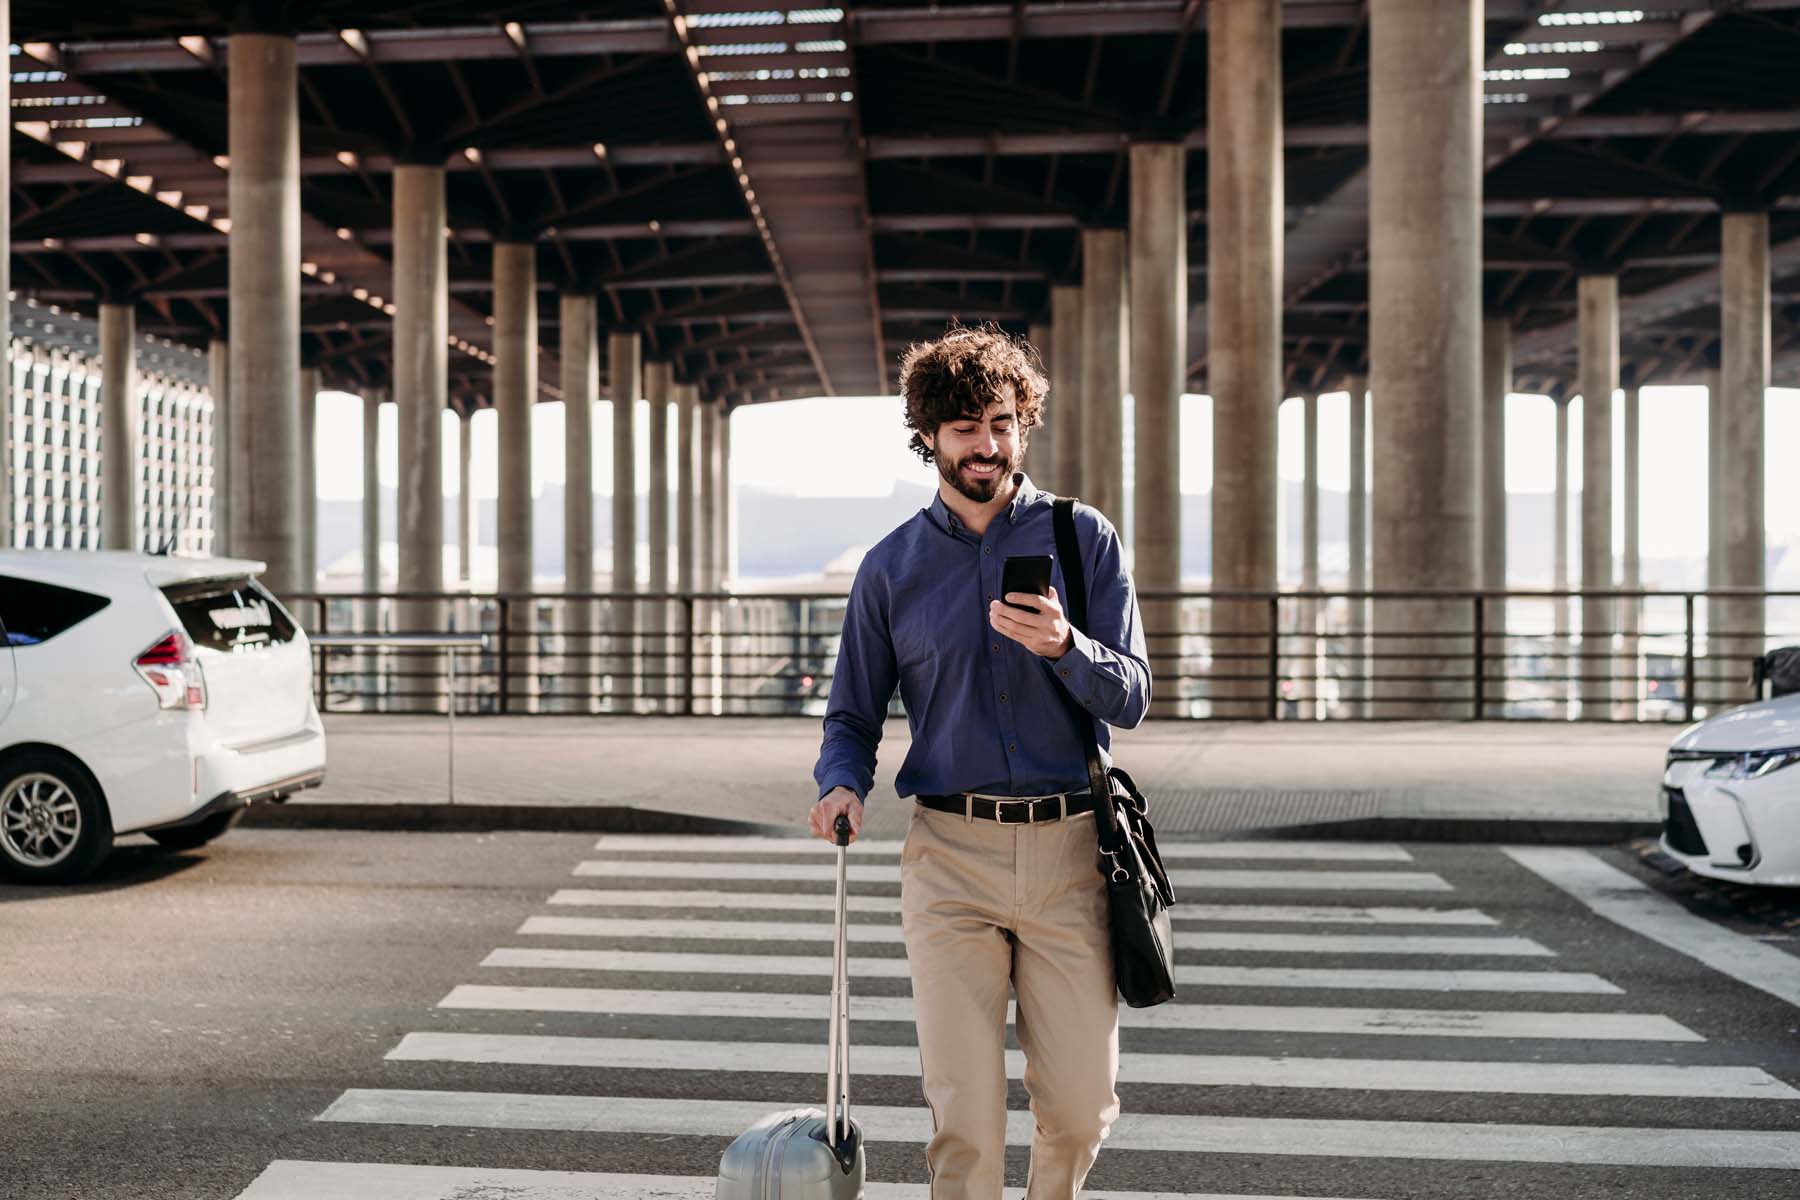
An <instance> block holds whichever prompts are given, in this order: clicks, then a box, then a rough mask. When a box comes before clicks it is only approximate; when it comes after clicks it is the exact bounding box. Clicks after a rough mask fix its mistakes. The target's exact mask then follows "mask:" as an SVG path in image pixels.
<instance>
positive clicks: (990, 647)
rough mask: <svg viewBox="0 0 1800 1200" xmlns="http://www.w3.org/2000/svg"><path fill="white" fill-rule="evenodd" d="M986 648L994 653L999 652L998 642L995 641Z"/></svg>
mask: <svg viewBox="0 0 1800 1200" xmlns="http://www.w3.org/2000/svg"><path fill="white" fill-rule="evenodd" d="M988 649H989V650H992V651H993V652H994V653H995V654H998V653H1000V643H999V642H995V643H994V644H993V645H992V646H989V647H988Z"/></svg>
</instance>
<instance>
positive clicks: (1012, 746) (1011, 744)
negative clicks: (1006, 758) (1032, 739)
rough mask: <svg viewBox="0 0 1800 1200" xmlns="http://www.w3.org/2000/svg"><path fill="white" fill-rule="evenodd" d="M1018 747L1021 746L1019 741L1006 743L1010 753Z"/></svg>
mask: <svg viewBox="0 0 1800 1200" xmlns="http://www.w3.org/2000/svg"><path fill="white" fill-rule="evenodd" d="M1018 748H1019V745H1018V743H1017V742H1008V743H1006V751H1007V753H1008V754H1011V753H1012V752H1013V751H1015V750H1017V749H1018Z"/></svg>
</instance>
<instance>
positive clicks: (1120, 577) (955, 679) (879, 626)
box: [813, 472, 1150, 800]
mask: <svg viewBox="0 0 1800 1200" xmlns="http://www.w3.org/2000/svg"><path fill="white" fill-rule="evenodd" d="M1013 479H1014V480H1015V482H1016V483H1017V484H1018V488H1017V491H1016V492H1015V494H1014V496H1013V499H1012V501H1011V502H1010V503H1009V504H1008V505H1007V507H1006V508H1005V510H1004V511H1002V512H1000V513H998V514H996V515H995V517H994V518H993V520H992V521H990V522H989V523H988V527H987V532H986V533H985V534H977V533H974V532H973V531H971V530H969V529H968V528H966V527H965V526H964V525H963V523H962V522H961V521H959V520H958V519H957V517H956V514H955V513H953V512H951V511H950V509H949V507H948V506H947V505H945V503H944V499H943V496H942V495H939V496H937V497H935V498H933V500H932V502H931V506H930V507H929V508H924V509H921V510H919V512H918V514H917V515H915V516H914V517H913V518H912V519H911V520H909V521H907V522H906V523H905V524H904V525H902V526H900V527H899V528H898V529H896V530H894V531H893V532H892V533H890V534H889V535H888V536H887V537H885V538H883V539H882V540H881V542H880V543H879V544H878V545H877V546H876V547H875V548H874V549H872V550H870V551H869V553H868V554H867V555H866V556H864V558H863V561H862V565H861V566H860V567H858V568H857V572H856V580H855V582H854V583H853V584H852V585H851V588H850V603H849V607H848V608H847V609H846V611H845V613H844V633H843V640H842V642H841V643H840V644H839V646H838V657H837V669H836V671H835V672H834V673H833V675H832V678H831V698H830V702H829V703H828V704H827V706H826V711H825V738H824V744H823V745H822V746H821V747H820V750H819V761H818V765H817V766H815V767H814V768H813V778H814V779H815V780H816V781H817V782H818V785H819V795H820V796H821V797H823V796H824V795H825V793H827V792H829V791H831V790H832V789H833V788H836V787H847V788H849V789H850V790H851V791H853V792H855V793H856V795H857V797H858V798H859V799H864V800H866V799H867V797H868V794H869V789H870V787H872V786H873V785H874V780H875V749H876V746H877V745H878V744H879V743H880V741H881V728H882V722H883V720H885V718H886V716H887V708H888V702H889V700H891V699H892V698H893V695H894V689H895V687H896V686H897V687H898V688H899V689H900V697H901V700H902V701H903V702H904V703H905V705H906V719H907V723H908V724H909V725H910V726H911V727H912V748H911V749H910V750H909V751H908V752H907V755H906V761H905V762H904V763H902V764H901V767H900V773H899V776H898V777H897V778H896V780H895V790H896V791H897V792H898V793H899V794H900V795H901V796H903V797H904V796H913V795H919V794H926V795H944V794H949V793H954V792H986V793H991V794H994V795H1002V796H1041V795H1048V794H1050V793H1053V792H1067V791H1084V790H1086V788H1087V760H1086V757H1085V756H1084V754H1083V752H1082V748H1081V734H1080V731H1079V729H1078V727H1077V726H1076V724H1075V717H1074V715H1073V714H1072V713H1070V712H1069V710H1068V708H1067V707H1066V705H1065V704H1064V702H1063V700H1062V698H1061V697H1060V696H1059V695H1058V693H1059V691H1066V692H1067V693H1068V694H1069V695H1071V696H1073V697H1075V699H1076V700H1077V701H1079V702H1080V704H1081V706H1082V707H1083V708H1085V709H1086V710H1087V711H1088V712H1090V713H1092V714H1093V716H1094V717H1095V718H1097V720H1096V728H1095V733H1096V736H1097V738H1098V740H1099V743H1100V748H1101V758H1102V760H1103V761H1106V762H1107V763H1108V764H1109V765H1110V761H1111V760H1110V756H1109V755H1108V753H1107V749H1108V746H1109V744H1110V738H1109V735H1108V729H1107V727H1108V726H1109V725H1118V726H1120V727H1121V728H1125V729H1130V728H1133V727H1135V726H1136V725H1137V724H1138V723H1139V722H1140V721H1142V720H1143V719H1144V713H1145V711H1146V710H1147V709H1148V708H1149V706H1150V664H1149V662H1148V660H1147V657H1146V654H1145V650H1144V632H1143V622H1142V618H1141V617H1140V616H1139V614H1138V604H1137V594H1136V591H1135V589H1134V588H1133V587H1132V584H1131V577H1130V576H1129V575H1127V574H1126V573H1125V566H1124V562H1123V560H1122V558H1121V556H1120V549H1119V535H1118V531H1117V530H1115V529H1114V528H1113V526H1112V523H1111V522H1109V521H1108V520H1107V519H1106V518H1105V517H1104V516H1103V515H1101V513H1100V512H1099V511H1098V510H1097V509H1093V508H1089V507H1087V506H1086V505H1083V504H1080V503H1077V504H1076V505H1075V532H1076V538H1077V541H1078V542H1079V544H1080V546H1081V556H1082V567H1083V572H1084V577H1085V579H1086V580H1087V592H1088V595H1087V624H1088V631H1087V632H1086V633H1082V632H1080V631H1079V630H1078V631H1076V632H1075V634H1074V645H1073V647H1072V648H1071V649H1070V650H1069V652H1068V653H1067V654H1065V655H1063V656H1062V657H1061V658H1055V659H1051V658H1044V657H1043V656H1041V655H1038V654H1034V653H1032V652H1031V651H1030V650H1027V649H1026V648H1025V647H1023V646H1021V645H1019V643H1017V642H1015V641H1013V640H1012V639H1011V638H1009V637H1006V636H1005V635H1003V634H1002V633H1000V632H999V631H998V630H997V629H995V628H994V627H993V626H992V625H991V624H989V623H988V602H989V601H990V600H997V599H999V598H1000V595H1001V592H1000V572H1001V566H1002V564H1003V563H1005V561H1006V558H1007V556H1008V555H1028V554H1049V555H1053V556H1054V555H1055V554H1056V530H1055V527H1054V524H1053V512H1052V504H1053V502H1054V500H1055V497H1054V496H1052V495H1051V494H1050V493H1049V492H1040V491H1038V490H1037V488H1035V487H1033V486H1032V485H1031V481H1030V480H1029V479H1027V478H1026V477H1025V475H1024V474H1023V473H1022V472H1021V473H1019V474H1016V475H1014V476H1013ZM1051 582H1052V584H1053V585H1054V586H1055V588H1056V594H1057V596H1058V597H1059V598H1061V597H1066V596H1067V595H1068V587H1067V585H1066V583H1065V582H1064V579H1063V573H1062V564H1061V563H1060V562H1057V563H1054V564H1053V566H1052V569H1051ZM1064 610H1065V611H1066V610H1067V603H1066V602H1064Z"/></svg>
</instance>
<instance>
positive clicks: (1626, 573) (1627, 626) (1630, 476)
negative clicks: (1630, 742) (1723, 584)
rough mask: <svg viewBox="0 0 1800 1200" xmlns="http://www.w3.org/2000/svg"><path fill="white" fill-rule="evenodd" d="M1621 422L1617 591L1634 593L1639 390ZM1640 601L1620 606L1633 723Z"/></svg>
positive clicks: (1627, 399)
mask: <svg viewBox="0 0 1800 1200" xmlns="http://www.w3.org/2000/svg"><path fill="white" fill-rule="evenodd" d="M1621 407H1622V415H1621V418H1620V419H1621V420H1622V421H1623V422H1624V425H1625V434H1624V436H1625V461H1624V462H1623V463H1622V464H1620V466H1621V469H1622V470H1623V471H1624V475H1625V487H1624V493H1625V514H1624V516H1625V520H1624V538H1625V545H1624V548H1623V550H1622V551H1621V555H1622V558H1621V562H1620V577H1619V587H1620V590H1622V591H1627V592H1635V591H1639V590H1641V589H1642V588H1643V586H1644V567H1643V558H1642V536H1641V534H1640V532H1639V530H1640V525H1639V499H1640V495H1641V486H1642V485H1641V483H1640V481H1639V471H1638V455H1639V451H1640V447H1641V445H1642V438H1641V432H1640V431H1641V423H1640V421H1639V415H1640V413H1639V405H1638V389H1637V388H1636V387H1628V388H1626V389H1625V391H1624V394H1623V401H1622V405H1621ZM1643 608H1644V601H1643V598H1642V597H1639V596H1630V597H1626V598H1623V599H1621V600H1620V602H1619V629H1620V631H1621V632H1622V633H1623V634H1624V635H1625V637H1624V644H1623V646H1622V649H1621V652H1620V661H1621V662H1623V663H1624V665H1625V674H1626V675H1627V676H1628V677H1629V682H1628V684H1627V686H1626V691H1625V695H1626V697H1627V698H1628V700H1629V701H1630V705H1631V711H1630V712H1629V713H1628V714H1626V715H1629V716H1630V717H1631V718H1632V719H1634V720H1638V719H1641V718H1642V714H1643V702H1644V699H1645V692H1644V672H1643V669H1642V663H1641V662H1640V660H1639V649H1640V643H1639V641H1638V634H1639V633H1640V632H1642V630H1643Z"/></svg>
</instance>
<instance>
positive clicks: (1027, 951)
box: [900, 804, 1119, 1200]
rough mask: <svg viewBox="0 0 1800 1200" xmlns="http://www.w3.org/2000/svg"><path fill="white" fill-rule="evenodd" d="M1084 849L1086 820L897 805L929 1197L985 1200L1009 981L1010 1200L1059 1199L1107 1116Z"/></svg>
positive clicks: (1091, 894) (1102, 923)
mask: <svg viewBox="0 0 1800 1200" xmlns="http://www.w3.org/2000/svg"><path fill="white" fill-rule="evenodd" d="M1097 852H1098V848H1097V843H1096V834H1095V825H1094V815H1093V814H1092V813H1083V814H1081V815H1079V816H1074V817H1068V818H1065V819H1063V820H1060V821H1051V822H1040V823H1038V824H1035V825H1000V824H997V823H995V822H993V821H984V820H980V819H973V820H972V819H970V818H968V817H965V816H961V815H956V814H951V813H943V812H937V811H934V810H932V809H928V808H924V807H922V806H919V805H916V804H915V805H914V806H913V816H912V823H911V825H910V826H909V827H908V829H907V834H906V847H905V849H904V850H903V851H902V853H901V857H900V910H901V918H900V924H901V931H902V934H903V936H904V937H905V940H906V957H907V961H908V963H909V964H910V966H911V971H912V986H913V1006H914V1010H915V1013H916V1016H917V1021H918V1028H919V1059H920V1063H921V1065H922V1067H923V1076H924V1090H925V1101H926V1103H927V1104H928V1105H929V1106H930V1108H931V1120H932V1129H933V1136H932V1139H931V1142H930V1144H929V1145H928V1146H926V1148H925V1160H926V1164H927V1166H928V1169H929V1170H930V1173H931V1200H1000V1189H1001V1182H1002V1177H1003V1175H1004V1173H1005V1161H1004V1152H1005V1147H1006V1059H1005V1037H1006V992H1007V983H1008V981H1009V980H1010V981H1011V983H1012V988H1013V991H1014V992H1015V993H1016V995H1017V998H1018V1005H1017V1014H1016V1016H1015V1019H1014V1028H1015V1031H1016V1032H1017V1034H1018V1039H1019V1046H1020V1048H1021V1049H1022V1050H1023V1051H1024V1052H1025V1090H1026V1092H1027V1093H1028V1094H1029V1095H1030V1097H1031V1113H1032V1117H1033V1118H1034V1121H1035V1129H1034V1133H1033V1135H1032V1141H1031V1171H1030V1175H1029V1177H1028V1180H1027V1184H1026V1200H1075V1194H1076V1192H1077V1191H1078V1190H1079V1189H1080V1187H1081V1184H1082V1181H1083V1180H1085V1179H1086V1178H1087V1174H1088V1171H1089V1170H1090V1169H1091V1168H1092V1167H1093V1165H1094V1159H1095V1157H1096V1156H1097V1155H1098V1154H1099V1153H1100V1143H1101V1141H1102V1140H1103V1139H1105V1137H1106V1134H1107V1131H1108V1130H1109V1129H1110V1128H1111V1127H1112V1123H1113V1122H1114V1121H1115V1120H1117V1119H1118V1116H1119V1097H1118V1096H1117V1094H1115V1093H1114V1091H1113V1084H1114V1081H1115V1080H1116V1079H1117V1077H1118V1069H1119V1010H1118V1001H1117V995H1116V993H1115V991H1114V985H1113V970H1112V953H1111V949H1110V945H1109V933H1108V928H1107V917H1106V886H1105V882H1104V880H1103V879H1102V877H1101V875H1100V871H1099V868H1098V866H1097V865H1096V855H1097Z"/></svg>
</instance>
